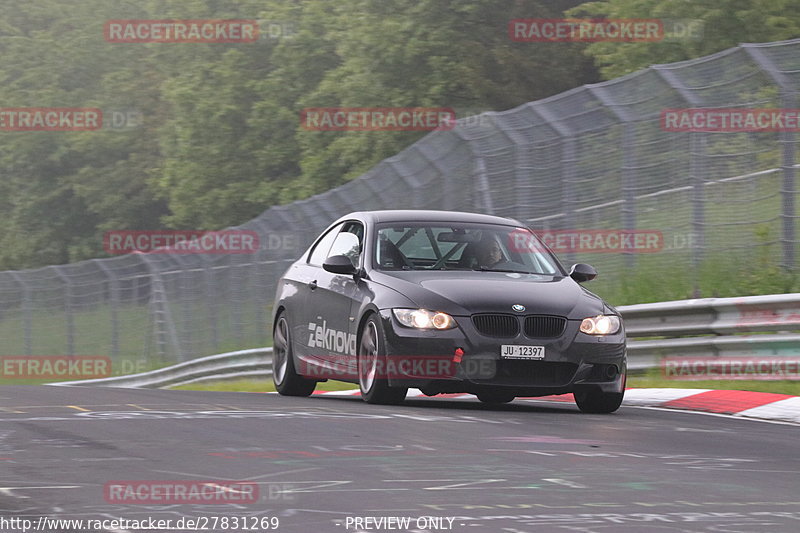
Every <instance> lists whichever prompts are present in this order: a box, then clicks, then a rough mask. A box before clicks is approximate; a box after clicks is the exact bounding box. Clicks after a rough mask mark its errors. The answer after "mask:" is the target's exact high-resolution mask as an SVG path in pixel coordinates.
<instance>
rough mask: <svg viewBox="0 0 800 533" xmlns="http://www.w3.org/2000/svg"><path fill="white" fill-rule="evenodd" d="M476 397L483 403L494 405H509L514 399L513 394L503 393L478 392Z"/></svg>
mask: <svg viewBox="0 0 800 533" xmlns="http://www.w3.org/2000/svg"><path fill="white" fill-rule="evenodd" d="M476 396H477V397H478V399H479V400H480V401H481V402H483V403H494V404H500V403H510V402H512V401H514V398H516V396H514V395H513V394H509V393H507V392H503V391H486V392H479V393H478V394H476Z"/></svg>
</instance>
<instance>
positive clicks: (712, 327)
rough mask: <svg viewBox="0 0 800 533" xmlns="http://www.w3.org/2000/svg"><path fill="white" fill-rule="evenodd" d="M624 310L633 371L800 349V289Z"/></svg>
mask: <svg viewBox="0 0 800 533" xmlns="http://www.w3.org/2000/svg"><path fill="white" fill-rule="evenodd" d="M618 311H619V312H620V313H621V314H622V316H623V318H624V320H625V330H626V333H627V336H628V368H630V369H631V370H642V369H647V368H654V367H657V366H658V364H659V360H660V358H661V357H663V356H667V355H668V356H671V357H675V356H694V357H708V356H719V357H744V356H765V357H767V356H768V357H775V356H795V357H796V356H798V355H800V333H798V332H800V293H792V294H778V295H768V296H748V297H743V298H703V299H696V300H678V301H674V302H659V303H652V304H638V305H627V306H622V307H619V308H618ZM650 337H658V338H650ZM271 354H272V348H254V349H251V350H241V351H238V352H229V353H223V354H218V355H211V356H208V357H202V358H200V359H194V360H192V361H187V362H185V363H180V364H177V365H174V366H170V367H167V368H161V369H158V370H152V371H150V372H144V373H141V374H132V375H128V376H118V377H113V378H102V379H89V380H82V381H69V382H60V383H54V385H101V386H108V387H168V386H175V385H183V384H187V383H195V382H198V381H211V380H213V381H217V380H222V379H236V378H242V377H269V376H271V375H272V358H271Z"/></svg>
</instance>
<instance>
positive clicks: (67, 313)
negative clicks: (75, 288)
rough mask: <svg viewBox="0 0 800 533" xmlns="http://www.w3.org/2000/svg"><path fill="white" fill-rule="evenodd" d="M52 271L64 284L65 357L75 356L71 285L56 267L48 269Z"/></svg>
mask: <svg viewBox="0 0 800 533" xmlns="http://www.w3.org/2000/svg"><path fill="white" fill-rule="evenodd" d="M49 268H51V269H53V271H54V272H55V273H56V276H58V277H59V279H61V281H62V282H63V283H64V318H65V320H66V325H67V353H66V354H65V355H75V317H74V316H72V305H71V303H72V283H70V281H69V278H68V277H67V276H65V275H64V274H63V273H62V272H61V268H60V267H59V266H57V265H55V266H51V267H49Z"/></svg>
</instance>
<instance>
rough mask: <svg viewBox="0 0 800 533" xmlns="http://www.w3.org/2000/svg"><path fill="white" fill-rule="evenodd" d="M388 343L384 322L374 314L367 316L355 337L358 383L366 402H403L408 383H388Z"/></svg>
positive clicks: (392, 403)
mask: <svg viewBox="0 0 800 533" xmlns="http://www.w3.org/2000/svg"><path fill="white" fill-rule="evenodd" d="M387 347H388V343H387V342H386V335H385V334H384V332H383V325H382V324H381V321H380V319H379V318H378V317H377V316H376V315H372V316H370V317H369V318H368V319H367V322H366V323H365V324H364V328H363V330H362V331H361V336H360V337H359V339H358V357H357V359H358V387H359V389H361V398H362V399H363V400H364V401H365V402H367V403H376V404H383V405H396V404H399V403H402V401H403V400H405V398H406V394H407V393H408V387H390V386H389V382H388V379H387V377H388V376H387V375H386V372H385V369H386V364H385V361H386V355H387V353H388V350H387Z"/></svg>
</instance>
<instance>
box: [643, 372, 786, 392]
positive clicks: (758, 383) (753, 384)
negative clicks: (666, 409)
mask: <svg viewBox="0 0 800 533" xmlns="http://www.w3.org/2000/svg"><path fill="white" fill-rule="evenodd" d="M628 387H635V388H657V389H662V388H666V389H719V390H746V391H755V392H772V393H776V394H791V395H793V396H800V381H792V380H775V381H765V380H739V379H707V380H702V381H689V380H682V379H667V378H665V377H664V376H663V375H662V374H661V373H660V370H656V369H652V370H650V371H649V372H648V373H647V374H645V375H642V376H636V375H633V376H632V375H628Z"/></svg>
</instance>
